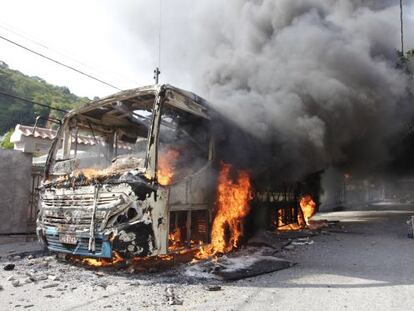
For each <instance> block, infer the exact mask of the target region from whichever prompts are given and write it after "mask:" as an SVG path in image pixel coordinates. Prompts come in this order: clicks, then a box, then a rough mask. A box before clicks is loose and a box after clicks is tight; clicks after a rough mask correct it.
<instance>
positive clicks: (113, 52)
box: [0, 0, 159, 98]
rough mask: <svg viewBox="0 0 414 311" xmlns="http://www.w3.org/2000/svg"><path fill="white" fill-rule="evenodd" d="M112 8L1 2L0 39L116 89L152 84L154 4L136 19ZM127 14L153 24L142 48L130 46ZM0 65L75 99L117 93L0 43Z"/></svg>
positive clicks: (75, 1) (107, 4)
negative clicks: (67, 91)
mask: <svg viewBox="0 0 414 311" xmlns="http://www.w3.org/2000/svg"><path fill="white" fill-rule="evenodd" d="M115 2H116V1H95V0H89V1H79V0H71V1H53V0H52V1H50V0H40V1H25V0H1V1H0V7H1V9H0V35H1V36H4V37H7V38H8V39H11V40H13V41H16V42H18V43H20V44H22V45H25V46H27V47H29V48H31V49H34V50H36V51H38V52H40V53H43V54H45V55H47V56H50V57H52V58H55V59H57V60H59V61H62V62H64V63H66V64H68V65H71V66H74V67H76V68H78V69H80V70H82V71H84V72H86V73H88V74H91V75H93V76H96V77H98V78H99V79H101V80H104V81H105V82H108V83H110V84H112V85H114V86H116V87H118V88H120V89H126V88H132V87H137V86H141V85H148V84H152V83H153V69H154V67H155V66H156V65H157V64H158V20H159V18H158V17H159V8H158V4H157V3H156V4H157V5H155V6H154V5H153V4H151V6H150V7H148V11H147V12H142V13H139V14H138V12H137V14H135V13H134V12H127V10H126V6H125V5H123V6H122V7H119V10H118V9H117V8H116V5H114V4H115ZM138 2H140V3H141V4H144V3H145V2H149V1H138ZM152 3H154V1H152ZM130 14H132V15H135V16H137V17H138V16H140V15H141V14H144V15H145V16H146V17H145V18H149V17H150V18H153V20H154V22H153V25H152V26H151V27H148V29H147V30H145V32H148V34H147V38H144V39H146V41H145V42H144V41H143V40H141V39H137V40H134V38H133V35H132V34H131V32H130V31H129V29H128V25H126V23H124V22H123V20H124V19H125V18H127V19H128V18H131V17H130V16H129V15H130ZM154 28H155V29H154ZM154 30H155V31H154ZM38 43H40V44H38ZM0 60H2V61H4V62H6V63H7V64H8V65H9V66H10V67H11V68H13V69H17V70H20V71H22V72H23V73H25V74H28V75H32V76H39V77H41V78H43V79H45V80H46V81H48V82H50V83H53V84H57V85H61V86H67V87H69V88H70V90H71V91H72V92H74V93H75V94H77V95H81V96H88V97H91V98H92V97H94V96H104V95H108V94H111V93H114V92H115V91H117V90H116V89H114V88H111V87H108V86H105V85H103V84H100V83H99V82H96V81H94V80H91V79H89V78H87V77H84V76H82V75H79V74H78V73H75V72H72V71H70V70H68V69H66V68H63V67H61V66H58V65H56V64H54V63H52V62H50V61H48V60H44V59H42V58H40V57H39V56H36V55H34V54H31V53H29V52H27V51H25V50H23V49H21V48H19V47H16V46H14V45H12V44H10V43H8V42H6V41H4V40H0Z"/></svg>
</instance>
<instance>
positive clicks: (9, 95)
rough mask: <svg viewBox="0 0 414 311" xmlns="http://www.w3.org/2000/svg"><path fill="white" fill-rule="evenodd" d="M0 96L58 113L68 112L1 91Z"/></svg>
mask: <svg viewBox="0 0 414 311" xmlns="http://www.w3.org/2000/svg"><path fill="white" fill-rule="evenodd" d="M0 95H4V96H7V97H11V98H14V99H18V100H21V101H24V102H26V103H29V104H32V105H38V106H42V107H46V108H49V109H51V110H56V111H60V112H64V113H68V112H69V111H67V110H64V109H60V108H54V107H52V106H49V105H46V104H41V103H36V102H34V101H32V100H30V99H27V98H24V97H20V96H17V95H13V94H10V93H7V92H4V91H1V90H0Z"/></svg>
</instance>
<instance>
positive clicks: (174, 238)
mask: <svg viewBox="0 0 414 311" xmlns="http://www.w3.org/2000/svg"><path fill="white" fill-rule="evenodd" d="M168 241H169V244H170V246H169V247H168V250H175V249H177V248H179V247H180V246H181V230H180V228H176V229H175V230H174V231H173V232H171V233H169V234H168Z"/></svg>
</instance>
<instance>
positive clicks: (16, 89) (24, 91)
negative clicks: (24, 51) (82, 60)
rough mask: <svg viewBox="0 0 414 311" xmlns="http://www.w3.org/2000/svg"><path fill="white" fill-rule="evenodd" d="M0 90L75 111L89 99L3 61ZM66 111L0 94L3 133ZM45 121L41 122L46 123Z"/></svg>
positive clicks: (60, 115) (58, 116)
mask: <svg viewBox="0 0 414 311" xmlns="http://www.w3.org/2000/svg"><path fill="white" fill-rule="evenodd" d="M0 91H2V92H6V93H9V94H12V95H16V96H19V97H23V98H26V99H29V100H31V101H34V102H37V103H41V104H45V105H48V106H51V107H53V108H59V109H64V110H71V109H73V108H78V107H80V106H82V105H84V104H86V103H87V102H89V99H88V98H86V97H78V96H76V95H74V94H73V93H71V92H70V90H69V89H68V88H67V87H64V86H55V85H52V84H49V83H47V82H46V81H45V80H43V79H41V78H39V77H30V76H27V75H25V74H23V73H21V72H20V71H17V70H13V69H10V68H9V67H8V65H7V64H6V63H4V62H2V61H0ZM63 114H64V113H62V112H59V111H56V110H52V109H49V108H47V107H42V106H39V105H33V104H31V103H27V102H23V101H21V100H18V99H14V98H11V97H8V96H4V95H1V94H0V135H1V134H4V133H5V132H7V131H8V130H10V129H13V128H14V127H15V126H16V124H18V123H20V124H24V125H33V124H34V122H35V119H36V117H37V116H43V117H47V116H50V117H55V118H59V119H60V118H62V116H63ZM44 124H45V121H42V122H41V123H40V124H39V125H41V126H43V125H44Z"/></svg>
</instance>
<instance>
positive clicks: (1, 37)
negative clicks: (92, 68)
mask: <svg viewBox="0 0 414 311" xmlns="http://www.w3.org/2000/svg"><path fill="white" fill-rule="evenodd" d="M0 39H3V40H4V41H7V42H9V43H11V44H13V45H16V46H18V47H19V48H22V49H24V50H26V51H28V52H31V53H33V54H36V55H37V56H40V57H43V58H45V59H47V60H49V61H51V62H54V63H56V64H58V65H60V66H63V67H66V68H68V69H70V70H73V71H75V72H77V73H79V74H81V75H84V76H86V77H88V78H90V79H93V80H95V81H98V82H100V83H102V84H105V85H107V86H109V87H112V88H114V89H116V90H118V91H121V90H122V89H120V88H118V87H116V86H114V85H112V84H110V83H107V82H105V81H103V80H101V79H98V78H96V77H94V76H91V75H90V74H87V73H85V72H83V71H81V70H78V69H76V68H74V67H72V66H69V65H66V64H64V63H62V62H60V61H58V60H55V59H53V58H51V57H48V56H46V55H44V54H42V53H39V52H36V51H34V50H32V49H29V48H28V47H25V46H24V45H21V44H19V43H17V42H15V41H13V40H10V39H7V38H6V37H3V36H1V35H0Z"/></svg>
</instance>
